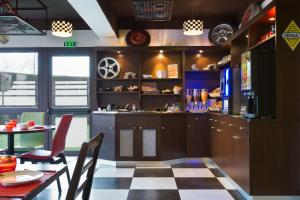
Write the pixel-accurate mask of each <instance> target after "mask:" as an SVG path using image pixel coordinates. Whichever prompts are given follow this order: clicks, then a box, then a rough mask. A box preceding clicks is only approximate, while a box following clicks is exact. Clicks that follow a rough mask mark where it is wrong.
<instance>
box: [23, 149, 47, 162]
mask: <svg viewBox="0 0 300 200" xmlns="http://www.w3.org/2000/svg"><path fill="white" fill-rule="evenodd" d="M20 158H29V159H34V160H47V159H51V158H52V157H51V151H46V150H33V151H30V152H26V153H23V154H21V155H20Z"/></svg>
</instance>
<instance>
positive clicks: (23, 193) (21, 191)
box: [0, 164, 67, 200]
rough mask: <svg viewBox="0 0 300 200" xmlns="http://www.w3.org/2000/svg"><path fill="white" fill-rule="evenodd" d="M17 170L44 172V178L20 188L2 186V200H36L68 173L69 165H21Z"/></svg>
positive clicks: (0, 190) (0, 198)
mask: <svg viewBox="0 0 300 200" xmlns="http://www.w3.org/2000/svg"><path fill="white" fill-rule="evenodd" d="M17 168H18V170H24V169H30V170H38V171H41V172H43V173H44V176H43V177H42V178H41V179H40V180H38V181H35V182H32V183H28V184H24V185H19V186H12V187H3V186H2V185H1V184H0V200H30V199H34V198H35V197H36V196H37V195H38V194H39V193H41V192H42V191H43V190H44V189H46V188H47V187H48V186H49V185H50V184H51V183H53V182H54V181H56V180H57V179H58V178H59V177H60V176H61V175H62V174H63V173H65V172H66V169H67V165H62V164H59V165H53V164H51V165H43V164H35V165H33V164H30V165H27V164H24V165H23V164H21V165H19V166H18V167H17Z"/></svg>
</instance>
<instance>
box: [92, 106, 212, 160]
mask: <svg viewBox="0 0 300 200" xmlns="http://www.w3.org/2000/svg"><path fill="white" fill-rule="evenodd" d="M99 132H102V133H104V134H105V136H104V140H103V145H102V147H101V148H102V150H101V152H102V154H101V156H102V157H101V158H103V159H108V160H116V161H147V160H155V161H159V160H171V159H181V158H185V157H209V156H210V136H209V129H208V113H188V112H158V111H140V112H117V111H112V112H93V114H92V134H93V135H95V134H97V133H99Z"/></svg>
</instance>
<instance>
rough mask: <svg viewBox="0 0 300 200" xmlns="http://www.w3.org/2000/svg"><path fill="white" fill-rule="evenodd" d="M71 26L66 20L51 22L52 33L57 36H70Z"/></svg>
mask: <svg viewBox="0 0 300 200" xmlns="http://www.w3.org/2000/svg"><path fill="white" fill-rule="evenodd" d="M72 31H73V26H72V24H71V23H70V22H68V21H59V20H58V21H53V22H52V35H54V36H57V37H71V36H72Z"/></svg>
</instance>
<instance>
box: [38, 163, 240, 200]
mask: <svg viewBox="0 0 300 200" xmlns="http://www.w3.org/2000/svg"><path fill="white" fill-rule="evenodd" d="M55 188H56V185H53V187H52V190H54V189H55ZM47 192H48V193H47ZM49 192H51V190H48V191H45V192H44V193H43V194H42V195H40V196H39V198H38V200H40V199H55V198H53V194H50V193H49ZM52 192H53V191H52ZM56 194H57V193H56ZM51 195H52V196H51ZM47 197H49V198H47ZM50 197H51V198H50ZM62 199H63V198H62ZM90 199H95V200H97V199H103V200H106V199H107V200H244V198H243V196H242V195H241V194H240V193H239V192H238V191H237V190H236V188H235V187H234V186H233V184H231V182H230V181H229V180H228V178H227V177H225V176H224V175H223V174H222V172H221V171H220V170H219V169H217V168H216V167H215V166H214V165H213V164H211V163H205V162H202V161H190V162H186V163H184V164H177V165H172V166H166V167H135V168H134V167H128V168H126V167H122V168H115V167H111V166H101V167H100V168H99V169H98V170H97V172H96V173H95V178H94V182H93V189H92V194H91V198H90Z"/></svg>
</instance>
